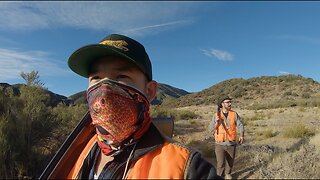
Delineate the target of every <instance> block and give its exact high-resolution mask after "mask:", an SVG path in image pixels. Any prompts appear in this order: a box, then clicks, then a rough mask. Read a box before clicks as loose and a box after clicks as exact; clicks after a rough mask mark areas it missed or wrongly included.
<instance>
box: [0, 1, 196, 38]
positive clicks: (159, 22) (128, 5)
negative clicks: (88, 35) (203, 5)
mask: <svg viewBox="0 0 320 180" xmlns="http://www.w3.org/2000/svg"><path fill="white" fill-rule="evenodd" d="M195 9H197V6H195V4H194V3H192V2H184V3H179V2H169V3H168V2H166V3H165V2H84V1H81V2H63V1H62V2H0V29H4V30H18V31H21V30H23V31H24V30H37V29H48V28H61V27H72V28H84V29H93V30H103V31H112V32H126V31H127V33H135V32H136V31H137V30H144V31H145V30H149V29H150V30H151V31H149V32H154V31H155V30H162V29H163V28H164V27H170V28H174V27H176V26H182V25H186V24H188V23H190V22H192V20H191V19H192V18H191V16H192V12H194V11H195Z"/></svg>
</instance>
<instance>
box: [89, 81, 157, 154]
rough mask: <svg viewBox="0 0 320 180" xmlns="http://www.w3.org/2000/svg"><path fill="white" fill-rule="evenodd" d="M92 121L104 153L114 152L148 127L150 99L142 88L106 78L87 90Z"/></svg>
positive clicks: (127, 144)
mask: <svg viewBox="0 0 320 180" xmlns="http://www.w3.org/2000/svg"><path fill="white" fill-rule="evenodd" d="M87 100H88V104H89V111H90V115H91V118H92V124H93V125H94V126H95V127H96V133H97V142H98V145H99V146H100V148H101V150H102V152H103V153H104V154H105V155H109V156H114V155H116V154H118V153H119V152H121V151H122V150H123V149H124V148H125V147H126V146H129V145H131V144H133V143H135V142H136V141H137V140H138V139H139V138H140V137H141V136H142V135H143V134H144V133H145V132H146V130H147V129H148V128H149V126H150V123H151V121H150V116H149V101H148V99H147V98H146V97H145V95H144V94H143V93H141V92H140V91H139V90H137V89H135V88H133V87H131V86H127V85H124V84H121V83H118V82H116V81H112V80H108V79H103V80H101V81H99V82H98V83H97V84H95V85H93V86H91V87H89V89H88V90H87Z"/></svg>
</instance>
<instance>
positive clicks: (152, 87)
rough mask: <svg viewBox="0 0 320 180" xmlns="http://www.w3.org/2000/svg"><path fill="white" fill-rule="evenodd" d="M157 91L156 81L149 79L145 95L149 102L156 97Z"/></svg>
mask: <svg viewBox="0 0 320 180" xmlns="http://www.w3.org/2000/svg"><path fill="white" fill-rule="evenodd" d="M157 91H158V83H157V82H156V81H149V82H148V83H147V90H146V96H147V98H148V100H149V102H150V103H151V101H152V100H153V99H154V98H155V97H156V95H157Z"/></svg>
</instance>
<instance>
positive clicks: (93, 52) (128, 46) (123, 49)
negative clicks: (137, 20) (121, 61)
mask: <svg viewBox="0 0 320 180" xmlns="http://www.w3.org/2000/svg"><path fill="white" fill-rule="evenodd" d="M109 55H113V56H118V57H122V58H125V59H127V60H129V61H131V62H133V63H134V64H136V65H137V66H138V68H139V69H140V70H141V71H142V72H143V73H144V74H145V75H146V77H147V78H148V80H152V65H151V62H150V59H149V56H148V54H147V52H146V50H145V48H144V46H143V45H142V44H140V43H139V42H138V41H136V40H134V39H131V38H129V37H127V36H124V35H120V34H111V35H109V36H107V37H106V38H104V39H102V40H101V41H100V42H99V43H98V44H91V45H87V46H84V47H81V48H79V49H78V50H76V51H75V52H73V53H72V54H71V56H70V57H69V59H68V65H69V67H70V69H71V70H72V71H73V72H75V73H77V74H79V75H80V76H83V77H86V78H88V77H89V70H90V66H91V64H92V62H93V61H95V60H97V59H99V58H102V57H104V56H109Z"/></svg>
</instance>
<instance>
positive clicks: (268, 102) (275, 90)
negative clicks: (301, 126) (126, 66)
mask: <svg viewBox="0 0 320 180" xmlns="http://www.w3.org/2000/svg"><path fill="white" fill-rule="evenodd" d="M21 86H25V85H23V84H14V85H9V84H7V83H0V89H1V88H2V89H4V88H11V89H12V91H13V93H14V94H15V95H17V96H18V95H19V93H20V91H19V88H20V87H21ZM46 91H47V93H48V94H49V95H50V104H51V105H52V106H56V105H57V104H58V103H59V102H63V103H64V104H66V105H69V104H86V103H87V101H86V91H81V92H79V93H76V94H74V95H71V96H70V97H65V96H62V95H58V94H55V93H53V92H51V91H48V90H46ZM223 95H229V96H231V97H232V98H234V104H233V105H234V107H242V108H248V109H267V108H279V107H292V106H320V84H319V82H317V81H315V80H313V79H311V78H305V77H303V76H301V75H283V76H261V77H255V78H250V79H243V78H234V79H229V80H225V81H222V82H220V83H217V84H215V85H213V86H211V87H209V88H207V89H204V90H202V91H200V92H196V93H189V92H187V91H185V90H183V89H179V88H175V87H172V86H170V85H167V84H162V83H159V87H158V92H157V96H156V98H155V99H154V100H153V101H152V102H151V104H152V105H160V107H161V106H162V107H166V108H174V107H185V106H191V105H213V104H216V103H217V100H218V99H219V97H221V96H223Z"/></svg>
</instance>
